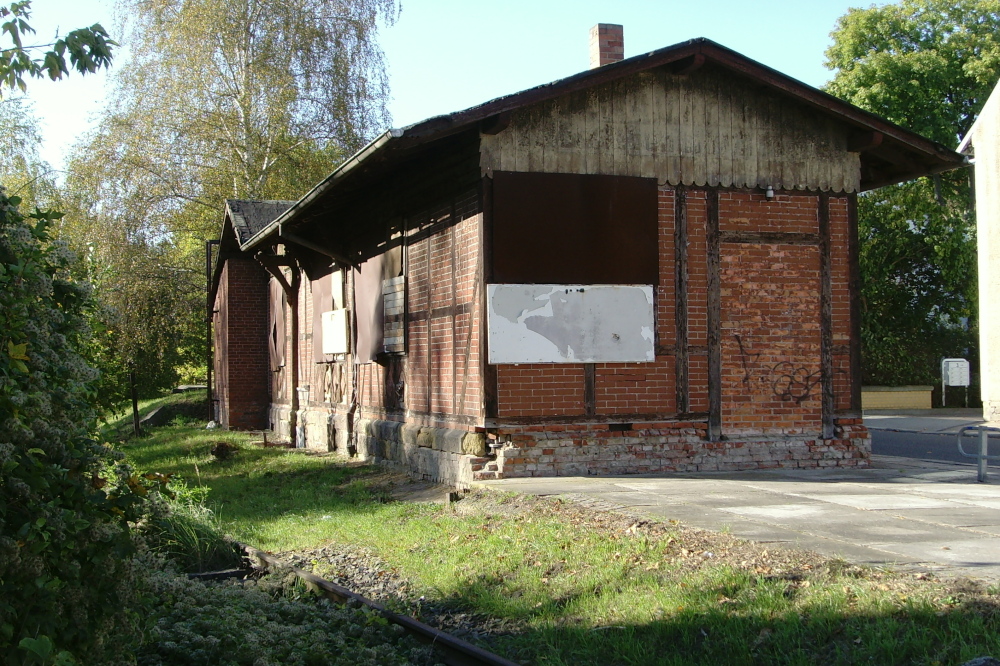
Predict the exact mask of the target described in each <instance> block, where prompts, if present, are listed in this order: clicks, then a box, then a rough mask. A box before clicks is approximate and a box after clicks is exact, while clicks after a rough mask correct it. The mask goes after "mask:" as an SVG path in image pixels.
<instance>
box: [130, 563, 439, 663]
mask: <svg viewBox="0 0 1000 666" xmlns="http://www.w3.org/2000/svg"><path fill="white" fill-rule="evenodd" d="M293 579H294V574H288V575H285V576H282V575H280V574H272V575H270V576H267V577H265V578H263V579H261V580H260V581H259V582H254V581H247V583H246V584H245V585H241V584H239V583H236V584H234V583H221V584H212V583H209V584H203V583H200V582H197V581H189V580H186V579H183V578H178V577H176V576H172V575H170V574H168V573H157V574H154V576H153V579H152V582H153V589H154V591H155V593H156V596H157V598H159V599H160V600H161V602H162V603H161V605H159V606H158V607H157V609H156V611H155V615H154V616H153V617H152V620H153V626H152V628H151V629H150V630H149V632H148V633H147V635H148V637H149V641H148V642H147V643H146V644H145V645H144V646H143V647H142V649H141V651H140V652H139V654H138V661H139V664H141V665H142V666H173V665H175V664H176V665H178V666H180V665H183V666H189V665H197V664H205V665H209V664H210V665H211V666H236V665H238V664H253V665H254V666H272V665H273V666H277V665H278V664H281V665H282V666H286V665H287V666H307V665H312V664H317V665H318V664H324V665H329V666H338V665H341V664H343V665H344V666H348V665H349V666H369V665H370V666H403V665H405V664H414V665H417V664H419V665H427V666H431V665H432V664H435V663H436V659H435V658H434V653H433V651H432V650H431V648H430V647H429V646H421V645H420V644H419V643H417V641H416V640H415V639H414V638H413V637H411V636H407V635H406V634H405V632H404V631H402V628H401V627H399V626H397V625H393V624H389V623H388V621H386V620H385V619H384V618H382V617H381V616H379V615H377V614H375V613H374V612H372V611H369V610H367V609H361V608H357V609H352V608H347V607H338V606H333V605H331V604H329V603H328V602H326V601H325V600H323V601H320V602H318V603H316V602H315V601H314V600H312V599H301V598H297V597H298V596H299V595H297V594H296V591H295V590H296V588H294V587H293V584H292V582H291V581H292V580H293Z"/></svg>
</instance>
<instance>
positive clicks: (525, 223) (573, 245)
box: [493, 171, 659, 285]
mask: <svg viewBox="0 0 1000 666" xmlns="http://www.w3.org/2000/svg"><path fill="white" fill-rule="evenodd" d="M656 198H657V186H656V181H655V180H653V179H650V178H631V177H624V176H594V175H579V174H550V173H513V172H501V171H498V172H495V173H494V174H493V278H494V281H496V282H507V283H516V284H583V285H587V284H657V283H659V253H658V245H657V243H658V238H657V218H656Z"/></svg>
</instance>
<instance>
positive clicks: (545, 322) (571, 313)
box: [486, 284, 656, 364]
mask: <svg viewBox="0 0 1000 666" xmlns="http://www.w3.org/2000/svg"><path fill="white" fill-rule="evenodd" d="M486 293H487V298H488V301H489V303H488V310H487V336H488V338H487V339H488V343H489V362H490V363H492V364H502V363H640V362H647V361H652V360H654V359H655V357H656V352H655V349H654V335H653V326H654V320H653V287H652V286H650V285H566V284H491V285H487V292H486Z"/></svg>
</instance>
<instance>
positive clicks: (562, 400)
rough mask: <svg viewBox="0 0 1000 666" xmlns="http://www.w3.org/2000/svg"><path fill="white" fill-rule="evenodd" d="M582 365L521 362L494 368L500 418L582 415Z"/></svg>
mask: <svg viewBox="0 0 1000 666" xmlns="http://www.w3.org/2000/svg"><path fill="white" fill-rule="evenodd" d="M583 387H584V378H583V366H582V365H577V364H565V365H564V364H554V363H524V364H521V365H500V366H497V404H498V405H499V407H500V416H509V417H522V416H552V415H563V416H582V415H583V413H584V403H583Z"/></svg>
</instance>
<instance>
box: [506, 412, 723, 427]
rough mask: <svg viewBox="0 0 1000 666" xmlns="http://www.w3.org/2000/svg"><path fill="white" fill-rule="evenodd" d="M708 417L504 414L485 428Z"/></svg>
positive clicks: (703, 415)
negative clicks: (519, 415)
mask: <svg viewBox="0 0 1000 666" xmlns="http://www.w3.org/2000/svg"><path fill="white" fill-rule="evenodd" d="M707 418H708V413H707V412H694V413H691V414H673V413H672V414H665V413H662V412H652V413H643V414H600V415H598V416H562V415H560V416H522V417H518V416H505V417H504V418H502V419H487V421H486V427H487V428H503V427H505V426H516V425H542V424H567V425H581V424H591V423H609V422H613V423H614V422H616V423H699V422H702V421H705V420H706V419H707Z"/></svg>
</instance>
